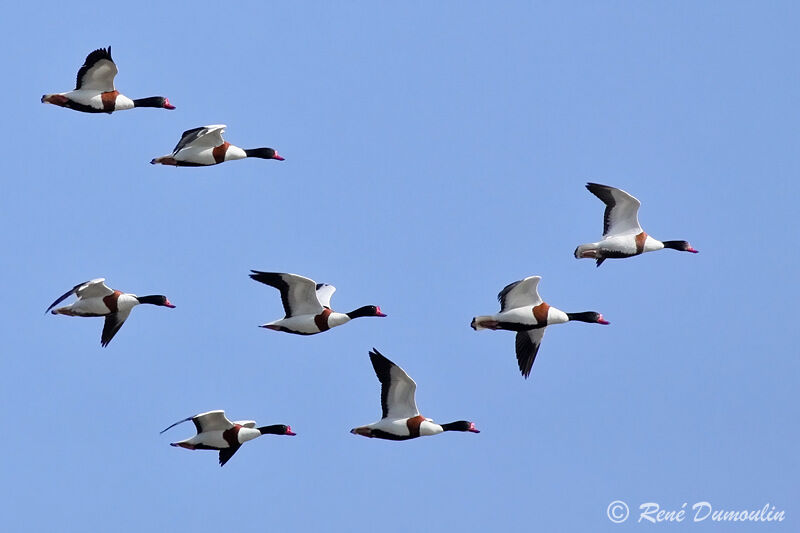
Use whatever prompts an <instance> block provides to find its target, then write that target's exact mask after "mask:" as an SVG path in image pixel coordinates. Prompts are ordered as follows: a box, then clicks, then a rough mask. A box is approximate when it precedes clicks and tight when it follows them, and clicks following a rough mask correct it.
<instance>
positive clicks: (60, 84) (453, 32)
mask: <svg viewBox="0 0 800 533" xmlns="http://www.w3.org/2000/svg"><path fill="white" fill-rule="evenodd" d="M123 7H124V9H123ZM798 23H800V8H798V6H797V5H796V4H795V3H792V2H770V3H769V4H768V5H762V4H759V3H755V2H750V3H744V2H726V3H725V4H724V5H723V4H720V3H718V2H699V3H698V2H668V3H663V2H662V3H658V5H655V4H652V3H648V4H647V5H644V4H643V3H641V2H605V3H602V5H600V4H599V3H596V2H591V3H590V2H583V3H580V2H579V3H572V4H569V5H566V6H565V5H563V4H561V3H558V2H546V3H533V2H524V3H501V4H497V3H484V4H471V5H465V4H464V3H462V2H437V3H431V2H403V3H399V4H398V3H397V2H394V3H388V2H384V3H378V4H374V3H364V2H361V3H337V4H330V3H322V2H304V3H303V5H302V6H299V5H286V4H285V3H266V2H258V3H246V2H245V3H235V4H234V3H231V4H224V3H222V4H221V3H219V2H203V1H200V2H196V3H194V4H192V7H187V6H184V5H169V4H165V3H163V2H159V3H152V4H150V3H144V4H125V5H124V6H118V7H114V6H108V7H105V6H101V5H99V4H91V5H90V4H87V5H86V6H68V7H67V6H64V4H63V3H56V2H49V1H45V2H36V3H29V4H27V5H24V6H23V5H22V4H21V3H16V4H14V5H13V6H12V7H9V8H7V9H6V10H5V16H4V17H3V18H2V20H0V30H2V31H0V43H2V45H3V49H4V50H5V54H4V58H3V60H2V63H3V71H4V74H5V75H4V80H5V82H4V84H3V85H4V90H3V99H4V103H5V105H4V114H5V116H6V119H5V124H4V127H3V128H2V133H0V137H2V144H3V154H4V157H2V163H0V165H1V166H2V180H3V193H2V195H0V206H1V208H0V223H2V227H3V228H4V229H3V231H2V232H0V239H2V241H0V242H2V245H3V250H4V253H3V259H2V261H0V276H2V279H3V280H4V281H3V293H4V300H5V304H4V305H3V306H2V309H0V317H2V323H3V324H4V328H3V330H4V331H3V337H4V340H5V342H4V349H3V356H2V358H1V359H0V360H1V361H2V363H1V365H2V366H0V399H1V400H2V405H3V411H4V415H3V419H2V421H3V425H4V438H2V439H0V456H2V457H3V460H2V467H0V474H2V476H1V477H2V484H1V485H0V529H2V530H3V531H15V532H16V531H42V532H45V531H59V532H85V531H115V532H140V531H188V530H196V531H221V530H230V529H231V528H233V527H235V528H236V529H237V530H238V531H254V532H255V531H275V530H279V529H282V530H287V531H304V532H306V531H308V532H311V531H352V530H357V529H367V528H369V529H377V528H380V529H381V530H382V531H390V532H393V531H410V530H412V531H413V530H420V531H422V530H433V529H439V530H456V529H457V530H460V531H489V530H495V531H500V530H505V531H575V532H585V531H622V530H625V531H634V530H646V529H648V528H654V527H657V526H655V525H651V524H637V523H636V522H635V520H636V517H635V516H632V517H631V518H630V519H629V521H628V522H627V523H625V524H623V525H616V524H613V523H611V522H610V521H609V519H608V518H607V517H606V509H607V506H608V504H609V503H610V502H611V501H613V500H617V499H620V500H624V501H626V502H627V503H628V505H629V506H630V507H631V510H632V513H635V512H636V510H637V508H638V505H639V504H641V503H643V502H649V501H652V502H659V503H660V504H661V505H662V507H664V508H667V509H679V508H680V506H681V505H682V504H683V503H684V502H688V504H689V506H691V505H692V503H694V502H697V501H701V500H706V501H709V502H711V503H712V504H713V505H714V507H715V508H721V509H736V510H739V509H760V508H761V507H763V505H764V504H765V503H769V504H771V505H775V506H776V507H777V508H778V509H782V510H784V511H785V512H786V515H787V519H786V520H785V521H784V522H783V523H781V524H774V523H773V524H764V525H762V526H760V527H759V530H763V531H797V529H798V527H800V526H798V520H799V519H800V505H799V504H798V502H799V501H800V490H798V483H797V480H798V478H799V477H800V460H798V453H797V442H798V438H800V431H799V430H798V416H799V415H800V409H798V401H797V391H798V376H799V374H800V372H798V371H799V370H800V360H799V359H798V352H799V350H798V345H797V335H796V331H797V324H796V320H797V302H798V297H799V296H800V294H798V293H799V292H800V291H798V282H797V264H798V248H797V242H798V223H797V218H796V217H797V213H798V208H797V197H798V193H800V186H798V173H799V171H800V168H799V167H800V165H799V164H798V156H797V150H798V140H800V139H798V124H800V112H799V111H798V94H799V93H798V89H800V74H799V73H800V71H798V63H797V59H798V55H799V53H800V39H798V37H797V28H798ZM108 45H111V46H112V47H113V56H114V59H115V61H116V62H117V65H118V67H119V75H118V76H117V80H116V84H117V88H118V89H120V90H121V91H122V92H123V93H124V94H126V95H128V96H130V97H132V98H140V97H146V96H153V95H163V96H167V97H169V99H170V101H171V102H172V103H173V104H174V105H175V106H176V107H177V109H176V110H175V111H164V110H153V109H141V110H133V111H124V112H121V113H117V114H114V115H111V116H107V115H88V114H82V113H77V112H74V111H70V110H66V109H60V108H57V107H54V106H49V105H43V104H41V103H40V102H39V98H40V96H41V95H42V94H44V93H50V92H59V91H66V90H70V89H72V88H73V86H74V85H73V84H74V80H75V74H76V72H77V69H78V67H79V66H80V65H81V63H82V61H83V59H84V57H85V56H86V54H87V53H89V52H90V51H91V50H94V49H95V48H98V47H103V46H108ZM217 123H223V124H227V125H228V130H227V133H226V139H227V140H228V141H230V142H232V143H233V144H236V145H239V146H243V147H245V148H253V147H260V146H269V147H273V148H276V149H277V150H278V151H279V152H280V153H281V154H282V155H283V156H285V157H286V161H284V162H276V161H261V160H252V161H251V160H245V161H235V162H230V163H226V164H223V165H219V166H216V167H213V168H199V169H196V168H179V169H175V168H168V167H155V166H151V165H149V164H148V162H149V161H150V159H151V158H153V157H155V156H159V155H163V154H165V153H168V152H169V151H170V150H171V148H172V147H173V146H174V145H175V143H176V142H177V140H178V138H179V136H180V133H181V132H182V131H184V130H186V129H189V128H193V127H197V126H201V125H205V124H217ZM586 181H597V182H600V183H607V184H610V185H615V186H618V187H621V188H623V189H625V190H627V191H629V192H630V193H632V194H634V195H635V196H637V197H638V198H639V199H640V200H641V202H642V209H641V212H640V220H641V222H642V225H643V226H644V228H645V230H646V231H647V232H648V233H649V234H651V235H653V236H654V237H656V238H660V239H663V240H667V239H687V240H689V241H690V242H691V243H692V245H693V246H694V247H695V248H697V249H698V250H700V254H698V255H691V254H682V253H678V252H674V251H671V250H666V251H664V252H658V253H653V254H647V255H646V256H642V257H638V258H634V259H630V260H627V261H607V262H606V263H605V264H604V265H603V266H602V267H601V268H599V269H597V268H595V266H594V264H593V262H592V261H588V260H583V261H578V260H576V259H574V258H573V257H572V252H573V250H574V248H575V246H576V245H577V244H580V243H583V242H590V241H594V240H597V239H598V238H599V237H600V234H601V230H602V211H603V206H602V204H601V203H600V202H599V200H597V199H596V198H594V197H593V196H592V195H591V194H589V193H588V192H587V191H586V190H585V189H584V187H583V186H584V183H585V182H586ZM251 268H254V269H260V270H268V271H288V272H296V273H299V274H303V275H306V276H309V277H312V278H314V279H315V280H317V281H319V282H327V283H331V284H333V285H335V286H336V287H337V288H338V292H337V293H336V294H335V296H334V298H333V300H332V303H333V307H334V308H335V309H339V310H343V311H348V310H351V309H354V308H356V307H359V306H361V305H366V304H377V305H380V306H381V308H382V310H383V311H384V312H386V313H387V314H388V315H389V317H388V318H385V319H368V318H365V319H361V320H358V321H355V322H353V323H351V324H349V325H347V326H345V327H342V328H337V329H335V330H332V331H330V332H328V333H325V334H322V335H317V336H314V337H298V336H292V335H286V334H280V333H276V332H272V331H266V330H263V329H259V328H258V327H257V326H258V325H259V324H262V323H264V322H267V321H269V320H273V319H276V318H279V317H280V316H282V308H281V305H280V299H279V297H278V293H277V291H275V290H273V289H271V288H269V287H266V286H263V285H260V284H257V283H255V282H253V281H252V280H250V279H249V278H248V277H247V274H248V271H249V269H251ZM534 274H538V275H541V276H542V282H541V284H540V287H539V288H540V293H541V295H542V297H543V298H544V299H545V301H547V302H549V303H550V304H551V305H554V306H556V307H558V308H560V309H563V310H566V311H584V310H596V311H600V312H602V313H603V314H604V316H605V317H606V318H607V319H608V320H609V321H610V322H611V325H610V326H598V325H591V324H581V323H575V324H566V325H562V326H555V327H552V328H549V329H548V331H547V334H546V336H545V338H544V342H543V344H542V347H541V351H540V352H539V355H538V357H537V360H536V364H535V365H534V368H533V372H532V375H531V378H530V379H529V380H528V381H525V380H523V379H522V378H521V377H520V375H519V372H518V370H517V367H516V360H515V357H514V335H513V334H512V333H508V332H491V331H483V332H477V333H476V332H474V331H472V330H471V329H470V328H469V323H470V319H471V318H472V317H473V316H474V315H477V314H487V313H494V312H496V310H497V303H496V300H495V295H496V294H497V292H498V291H499V290H500V289H501V288H502V287H503V286H504V285H505V284H507V283H509V282H511V281H514V280H517V279H521V278H523V277H525V276H529V275H534ZM94 277H105V278H107V280H108V283H109V285H111V286H112V287H114V288H118V289H121V290H124V291H129V292H134V293H137V294H140V295H142V294H152V293H156V294H159V293H163V294H166V295H167V296H168V297H169V299H170V300H171V301H172V302H173V303H174V304H175V305H176V306H177V308H176V309H174V310H170V309H165V308H153V307H149V306H144V307H141V308H137V309H136V310H135V311H134V313H133V315H132V317H131V319H130V320H129V321H128V323H126V325H125V326H124V328H123V329H122V330H121V331H120V332H119V334H118V335H117V336H116V338H115V339H114V341H113V342H112V343H111V344H110V346H109V347H108V348H106V349H102V348H101V347H100V344H99V339H100V330H101V329H102V320H101V319H77V318H68V317H54V316H51V315H43V314H42V312H43V311H44V309H45V308H46V307H47V305H48V304H49V303H50V302H51V301H52V300H53V299H54V298H55V297H56V296H58V295H59V294H61V293H62V292H63V291H65V290H66V289H68V288H69V287H71V286H72V285H73V284H75V283H77V282H80V281H83V280H86V279H90V278H94ZM373 346H375V347H377V348H378V349H379V350H381V351H382V352H383V353H385V354H386V355H387V356H388V357H389V358H390V359H392V360H394V361H395V362H397V363H398V364H400V365H401V366H403V367H404V368H405V369H406V370H407V371H408V373H409V374H410V375H411V376H412V377H413V378H414V379H415V380H416V381H417V383H418V391H417V402H418V404H419V406H420V409H421V411H422V413H423V414H424V415H426V416H429V417H432V418H434V419H435V420H437V421H440V422H445V421H450V420H458V419H469V420H473V421H475V423H476V424H477V426H478V427H479V428H480V429H481V430H482V432H481V433H480V435H473V434H445V435H442V436H438V437H435V438H426V439H417V440H415V441H411V442H401V443H397V442H384V441H377V440H369V439H364V438H359V437H356V436H353V435H351V434H349V433H348V430H349V429H350V428H352V427H355V426H357V425H360V424H365V423H369V422H372V421H374V420H376V419H377V418H379V415H380V406H379V385H378V382H377V380H376V378H375V376H374V374H373V371H372V368H371V366H370V363H369V358H368V356H367V352H368V350H369V349H370V348H371V347H373ZM212 409H224V410H225V411H226V412H227V413H228V414H229V415H230V416H231V417H232V418H237V419H249V418H254V419H256V420H257V421H258V422H259V423H260V424H273V423H286V424H290V425H291V426H292V428H293V429H294V430H295V431H296V432H297V434H298V436H297V437H292V438H289V437H272V436H265V437H263V438H261V439H258V440H256V441H253V442H251V443H248V444H246V445H245V446H244V447H243V448H242V449H241V450H240V451H239V452H238V453H237V454H236V456H235V457H234V458H233V459H232V460H231V462H230V463H228V464H227V465H226V466H225V467H224V468H222V469H220V468H219V466H218V465H217V460H216V454H214V453H212V452H200V451H198V452H189V451H186V450H181V449H175V448H171V447H170V446H169V445H168V443H169V442H173V441H176V440H180V439H182V438H186V437H188V436H190V435H191V434H193V427H192V425H191V424H185V425H183V426H180V427H178V428H174V429H172V430H170V432H169V433H168V434H165V435H159V433H158V432H159V430H161V429H162V428H164V427H166V426H167V425H169V424H170V423H172V422H174V421H175V420H178V419H180V418H183V417H186V416H189V415H192V414H195V413H199V412H202V411H207V410H212ZM754 527H755V526H752V525H740V526H738V527H737V528H732V527H731V526H730V525H724V524H723V525H721V526H720V525H715V524H712V523H710V521H708V522H705V523H701V524H692V523H683V524H672V525H665V526H663V528H664V530H665V531H666V530H667V529H668V530H670V531H672V530H673V529H674V530H678V529H683V530H687V531H704V530H733V529H736V530H738V531H749V530H751V529H752V528H754Z"/></svg>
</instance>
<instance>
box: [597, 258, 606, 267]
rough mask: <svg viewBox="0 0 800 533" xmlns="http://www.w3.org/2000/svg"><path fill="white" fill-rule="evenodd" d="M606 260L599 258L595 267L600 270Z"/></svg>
mask: <svg viewBox="0 0 800 533" xmlns="http://www.w3.org/2000/svg"><path fill="white" fill-rule="evenodd" d="M605 260H606V258H605V257H600V258H598V259H597V265H595V266H597V267H598V268H599V267H600V265H602V264H603V261H605Z"/></svg>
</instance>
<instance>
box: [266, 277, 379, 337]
mask: <svg viewBox="0 0 800 533" xmlns="http://www.w3.org/2000/svg"><path fill="white" fill-rule="evenodd" d="M250 272H252V274H250V277H251V278H253V279H254V280H256V281H260V282H261V283H264V284H265V285H269V286H270V287H275V288H276V289H278V290H279V291H280V293H281V301H282V302H283V310H284V311H285V312H286V316H285V317H284V318H282V319H280V320H275V321H272V322H269V323H267V324H263V325H262V326H260V327H262V328H267V329H272V330H275V331H283V332H286V333H294V334H296V335H314V334H315V333H321V332H323V331H327V330H329V329H331V328H334V327H336V326H341V325H342V324H346V323H347V322H350V320H352V319H354V318H360V317H365V316H379V317H385V316H386V315H385V314H383V313H382V312H381V308H380V307H378V306H376V305H365V306H364V307H359V308H358V309H356V310H355V311H350V312H349V313H337V312H335V311H332V310H331V296H332V295H333V293H334V292H335V291H336V287H334V286H333V285H328V284H326V283H316V282H315V281H314V280H313V279H309V278H306V277H303V276H298V275H297V274H287V273H282V272H260V271H258V270H251V271H250Z"/></svg>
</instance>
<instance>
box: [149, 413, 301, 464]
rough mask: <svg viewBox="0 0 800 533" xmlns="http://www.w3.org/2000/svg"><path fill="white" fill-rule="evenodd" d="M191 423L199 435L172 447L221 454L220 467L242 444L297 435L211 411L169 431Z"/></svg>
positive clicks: (279, 426) (285, 428)
mask: <svg viewBox="0 0 800 533" xmlns="http://www.w3.org/2000/svg"><path fill="white" fill-rule="evenodd" d="M189 420H191V421H192V422H194V426H195V428H197V435H195V436H194V437H192V438H189V439H184V440H182V441H180V442H172V443H170V446H179V447H181V448H186V449H187V450H218V451H219V466H224V465H225V463H227V462H228V461H229V460H230V458H231V457H233V454H235V453H236V452H237V450H238V449H239V448H240V447H241V445H242V444H244V443H245V442H247V441H249V440H253V439H255V438H256V437H260V436H261V435H295V433H293V432H292V428H291V426H287V425H285V424H275V425H272V426H262V427H259V428H257V427H256V423H255V421H254V420H237V421H235V422H231V421H230V420H228V419H227V417H226V416H225V411H222V410H217V411H209V412H207V413H200V414H199V415H194V416H190V417H188V418H184V419H183V420H178V421H177V422H175V423H174V424H172V425H171V426H169V427H168V428H166V429H164V430H162V431H161V433H164V431H167V430H168V429H170V428H173V427H175V426H177V425H178V424H181V423H183V422H188V421H189Z"/></svg>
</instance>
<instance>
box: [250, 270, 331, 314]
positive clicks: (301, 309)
mask: <svg viewBox="0 0 800 533" xmlns="http://www.w3.org/2000/svg"><path fill="white" fill-rule="evenodd" d="M250 272H252V274H250V277H251V278H253V279H254V280H256V281H260V282H261V283H264V284H265V285H269V286H270V287H275V288H276V289H278V290H279V291H280V292H281V302H283V310H284V311H285V312H286V318H289V317H292V316H297V315H317V314H319V313H321V312H322V304H320V302H319V300H318V299H317V284H316V283H315V282H314V280H313V279H309V278H306V277H303V276H298V275H297V274H287V273H284V272H260V271H258V270H251V271H250Z"/></svg>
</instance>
